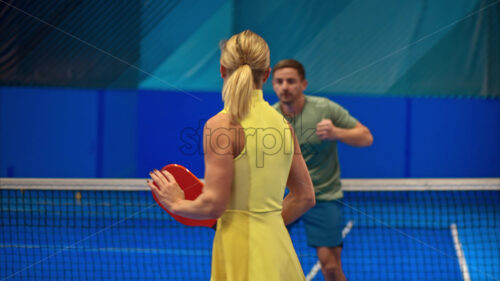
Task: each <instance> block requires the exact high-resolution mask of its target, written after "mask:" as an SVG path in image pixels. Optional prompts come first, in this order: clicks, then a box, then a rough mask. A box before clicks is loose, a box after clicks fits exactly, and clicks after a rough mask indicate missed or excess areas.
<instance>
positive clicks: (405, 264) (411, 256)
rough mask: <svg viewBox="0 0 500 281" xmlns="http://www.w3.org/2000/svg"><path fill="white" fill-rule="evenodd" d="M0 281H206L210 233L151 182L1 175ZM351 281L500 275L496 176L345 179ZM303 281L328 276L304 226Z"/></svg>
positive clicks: (294, 232)
mask: <svg viewBox="0 0 500 281" xmlns="http://www.w3.org/2000/svg"><path fill="white" fill-rule="evenodd" d="M0 180H1V184H0V187H1V190H0V198H1V221H0V222H1V225H0V280H209V279H210V263H211V246H212V239H213V235H214V231H213V230H211V229H208V228H201V227H185V226H183V225H180V224H178V223H177V222H175V221H173V220H172V219H171V218H170V216H169V215H168V214H167V213H165V212H164V211H163V210H162V209H161V208H160V207H158V206H157V205H156V203H155V202H154V200H153V198H152V196H151V193H150V192H149V191H148V189H147V188H146V186H145V181H144V180H110V179H95V180H83V179H81V180H80V179H5V178H4V179H0ZM344 190H345V192H344V199H342V201H341V202H342V204H343V205H344V216H345V226H346V227H345V228H344V235H345V240H344V250H343V252H342V263H343V269H344V272H345V274H346V276H347V278H348V280H500V179H459V180H425V179H422V180H344ZM290 234H291V237H292V241H293V243H294V246H295V249H296V251H297V253H298V256H299V259H300V261H301V264H302V267H303V269H304V273H305V274H306V275H307V278H308V280H324V279H323V277H322V274H321V272H320V268H319V265H318V263H317V258H316V254H315V250H314V249H312V248H310V247H308V246H307V245H306V238H305V230H304V227H303V224H302V222H298V223H297V224H295V225H294V226H293V227H291V229H290Z"/></svg>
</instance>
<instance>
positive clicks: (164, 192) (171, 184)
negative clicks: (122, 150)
mask: <svg viewBox="0 0 500 281" xmlns="http://www.w3.org/2000/svg"><path fill="white" fill-rule="evenodd" d="M220 64H221V66H220V73H221V76H222V78H223V80H224V86H223V89H222V96H223V100H224V110H222V111H221V112H220V113H219V114H217V115H215V116H214V117H212V118H211V119H210V120H208V121H207V123H206V125H205V128H204V132H203V140H204V150H205V186H204V188H203V192H202V194H201V195H200V196H199V197H198V198H197V199H196V200H193V201H189V200H185V199H184V194H183V192H182V190H181V189H180V188H179V186H178V185H177V183H176V182H175V179H174V178H173V176H172V175H171V174H169V173H168V172H166V171H163V172H160V171H158V170H155V171H154V172H151V173H150V175H151V177H152V179H153V181H154V182H155V183H156V184H157V185H158V186H159V187H160V189H161V191H158V190H157V188H155V186H154V184H153V182H151V181H148V185H149V186H150V188H151V189H152V190H153V192H155V193H156V195H157V197H158V198H159V200H160V201H161V202H162V204H163V205H164V206H165V207H167V208H168V209H169V211H171V212H172V213H174V214H177V215H181V216H184V217H188V218H193V219H211V218H218V220H217V231H216V234H215V237H214V245H213V252H212V280H214V281H219V280H231V281H234V280H252V281H254V280H287V281H290V280H305V278H304V273H303V271H302V269H301V266H300V263H299V260H298V258H297V254H296V253H295V251H294V249H293V246H292V242H291V240H290V236H289V234H288V232H287V230H286V227H285V224H289V223H291V222H293V221H294V220H296V219H297V218H299V217H300V216H301V215H302V214H303V213H304V212H305V211H307V210H308V209H309V208H311V207H312V206H313V205H314V204H315V199H314V190H313V186H312V182H311V179H310V177H309V173H308V171H307V167H306V164H305V162H304V159H303V158H302V154H301V153H300V147H299V145H298V142H297V139H296V137H295V135H294V134H293V131H292V129H291V127H290V126H289V124H288V123H287V122H286V121H285V119H284V118H283V117H282V116H281V115H280V114H279V113H277V111H276V110H275V109H273V108H272V107H271V106H270V105H269V104H268V103H267V102H266V101H264V99H263V94H262V85H263V84H264V82H265V81H266V80H267V78H268V77H269V74H270V71H271V68H270V67H269V65H270V58H269V47H268V45H267V43H266V42H265V41H264V39H262V38H261V37H260V36H259V35H257V34H255V33H253V32H251V31H249V30H247V31H243V32H241V33H239V34H236V35H234V36H232V37H231V38H230V39H229V40H228V41H226V42H224V43H223V44H221V59H220ZM285 186H288V188H289V190H290V192H289V194H288V195H287V196H286V197H285V199H284V200H283V195H284V191H285Z"/></svg>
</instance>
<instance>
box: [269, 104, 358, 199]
mask: <svg viewBox="0 0 500 281" xmlns="http://www.w3.org/2000/svg"><path fill="white" fill-rule="evenodd" d="M273 107H274V108H275V109H276V110H277V111H278V112H279V113H281V114H283V112H282V111H281V108H280V106H279V103H275V104H274V105H273ZM285 118H286V120H287V121H288V122H289V123H290V124H291V125H292V127H293V129H294V131H295V134H296V135H297V139H298V141H299V144H300V149H301V150H302V155H303V157H304V160H305V162H306V164H307V168H308V169H309V174H310V175H311V179H312V182H313V185H314V190H315V193H316V200H317V201H330V200H335V199H339V198H342V197H343V193H342V188H341V183H340V165H339V159H338V153H337V141H323V140H321V139H320V138H319V137H318V136H317V135H316V125H317V124H318V123H319V122H320V121H321V120H323V119H330V120H331V121H332V123H333V124H334V125H335V126H337V127H340V128H345V129H350V128H353V127H354V126H355V125H356V123H357V120H356V118H354V117H352V116H351V115H350V114H349V112H348V111H347V110H346V109H344V108H343V107H342V106H340V105H339V104H337V103H335V102H333V101H331V100H329V99H327V98H323V97H314V96H305V104H304V108H303V109H302V112H301V113H300V114H299V115H297V116H295V117H290V118H289V117H286V116H285Z"/></svg>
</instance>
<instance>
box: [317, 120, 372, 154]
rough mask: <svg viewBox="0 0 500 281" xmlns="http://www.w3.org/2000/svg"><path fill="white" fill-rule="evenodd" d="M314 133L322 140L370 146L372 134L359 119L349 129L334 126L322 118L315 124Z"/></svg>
mask: <svg viewBox="0 0 500 281" xmlns="http://www.w3.org/2000/svg"><path fill="white" fill-rule="evenodd" d="M316 134H317V135H318V137H319V138H320V139H322V140H338V141H341V142H343V143H345V144H348V145H351V146H357V147H363V146H370V145H372V143H373V136H372V133H371V132H370V130H369V129H368V128H367V127H366V126H364V125H363V124H361V123H360V122H359V121H358V122H356V125H355V126H354V127H353V128H351V129H344V128H340V127H336V126H335V125H334V124H333V122H332V121H331V120H329V119H323V120H321V122H319V123H318V124H317V125H316Z"/></svg>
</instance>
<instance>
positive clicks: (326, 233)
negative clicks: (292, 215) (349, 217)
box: [302, 199, 344, 247]
mask: <svg viewBox="0 0 500 281" xmlns="http://www.w3.org/2000/svg"><path fill="white" fill-rule="evenodd" d="M343 207H344V205H343V204H342V202H341V199H339V200H333V201H326V202H316V205H315V206H314V207H313V208H312V209H310V210H309V211H307V212H306V213H305V214H304V216H303V217H302V219H303V221H304V225H305V228H306V236H307V244H308V245H309V246H311V247H322V246H325V247H338V246H342V229H343V228H344V221H343Z"/></svg>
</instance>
